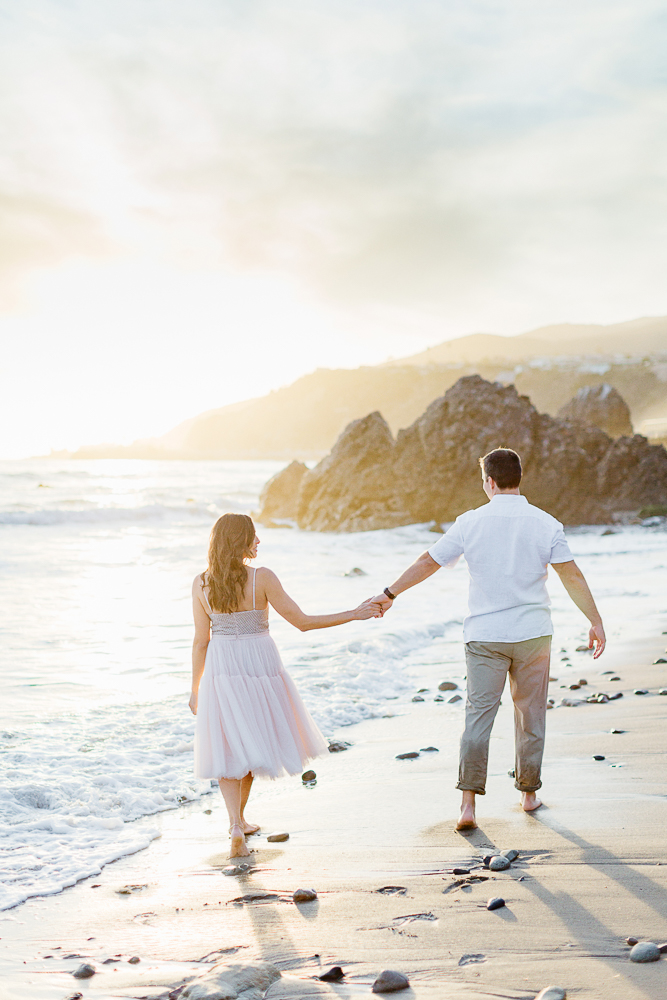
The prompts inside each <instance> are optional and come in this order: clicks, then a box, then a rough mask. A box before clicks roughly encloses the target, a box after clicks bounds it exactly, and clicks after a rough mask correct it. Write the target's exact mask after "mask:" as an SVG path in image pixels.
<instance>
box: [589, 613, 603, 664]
mask: <svg viewBox="0 0 667 1000" xmlns="http://www.w3.org/2000/svg"><path fill="white" fill-rule="evenodd" d="M606 644H607V640H606V638H605V634H604V628H603V627H602V622H600V624H599V625H591V628H590V631H589V633H588V648H589V649H592V648H593V646H595V652H594V653H593V659H594V660H597V658H598V656H601V655H602V653H603V652H604V647H605V646H606Z"/></svg>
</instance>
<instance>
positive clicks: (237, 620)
mask: <svg viewBox="0 0 667 1000" xmlns="http://www.w3.org/2000/svg"><path fill="white" fill-rule="evenodd" d="M256 576H257V570H256V569H254V568H253V571H252V608H251V609H250V610H249V611H230V612H222V611H212V610H211V606H210V604H209V603H208V598H207V597H206V594H204V598H205V600H206V606H207V610H208V616H209V618H210V619H211V633H212V635H224V636H227V637H228V638H230V639H241V638H243V636H247V635H261V634H262V633H263V632H268V631H269V609H268V607H267V608H256V607H255V578H256Z"/></svg>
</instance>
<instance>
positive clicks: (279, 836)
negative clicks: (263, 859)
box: [266, 833, 289, 844]
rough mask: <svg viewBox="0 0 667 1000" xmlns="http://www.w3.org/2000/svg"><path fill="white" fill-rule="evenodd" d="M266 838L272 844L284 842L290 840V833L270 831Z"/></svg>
mask: <svg viewBox="0 0 667 1000" xmlns="http://www.w3.org/2000/svg"><path fill="white" fill-rule="evenodd" d="M266 839H267V840H268V842H269V843H270V844H282V842H283V841H284V840H289V833H270V834H269V835H268V837H267V838H266Z"/></svg>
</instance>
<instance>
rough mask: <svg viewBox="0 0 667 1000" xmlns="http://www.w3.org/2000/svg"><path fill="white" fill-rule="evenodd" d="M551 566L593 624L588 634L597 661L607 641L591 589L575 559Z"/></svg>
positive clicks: (589, 644)
mask: <svg viewBox="0 0 667 1000" xmlns="http://www.w3.org/2000/svg"><path fill="white" fill-rule="evenodd" d="M551 565H552V566H553V568H554V569H555V570H556V572H557V573H558V575H559V577H560V578H561V582H562V584H563V586H564V587H565V589H566V590H567V592H568V594H569V595H570V597H571V598H572V600H573V601H574V603H575V604H576V605H577V607H578V608H579V610H580V611H583V613H584V614H585V615H586V617H587V618H588V620H589V622H590V623H591V628H590V631H589V633H588V648H589V649H592V648H593V646H595V652H594V653H593V659H594V660H597V658H598V656H600V654H601V653H602V652H603V650H604V647H605V645H606V639H605V634H604V628H603V626H602V618H601V617H600V612H599V611H598V609H597V607H596V606H595V601H594V600H593V595H592V594H591V591H590V587H589V586H588V584H587V583H586V578H585V577H584V574H583V573H582V572H581V570H580V569H579V567H578V566H577V564H576V562H575V561H574V559H570V560H569V562H562V563H551Z"/></svg>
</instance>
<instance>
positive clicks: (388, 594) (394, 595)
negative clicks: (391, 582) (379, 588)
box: [383, 587, 396, 601]
mask: <svg viewBox="0 0 667 1000" xmlns="http://www.w3.org/2000/svg"><path fill="white" fill-rule="evenodd" d="M383 593H384V594H386V595H387V597H388V598H389V600H390V601H395V600H396V594H392V592H391V590H390V589H389V587H385V588H384V590H383Z"/></svg>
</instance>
